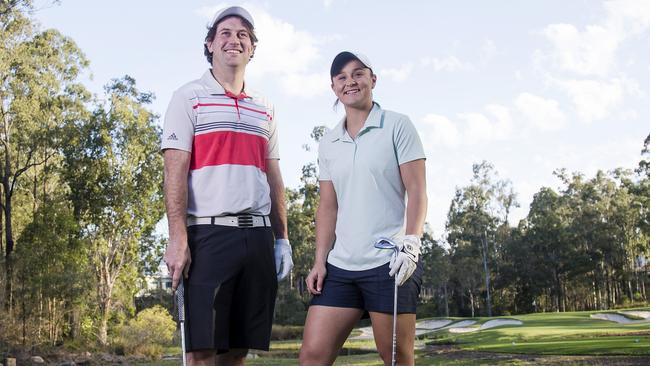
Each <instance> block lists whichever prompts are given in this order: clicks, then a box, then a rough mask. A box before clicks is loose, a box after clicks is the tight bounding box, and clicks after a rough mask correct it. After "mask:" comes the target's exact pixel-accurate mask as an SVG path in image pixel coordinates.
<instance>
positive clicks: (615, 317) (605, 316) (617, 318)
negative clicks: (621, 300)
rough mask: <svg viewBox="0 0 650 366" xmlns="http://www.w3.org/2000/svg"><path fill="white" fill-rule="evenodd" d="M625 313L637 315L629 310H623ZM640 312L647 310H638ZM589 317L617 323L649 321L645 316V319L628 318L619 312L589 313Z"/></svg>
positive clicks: (649, 318)
mask: <svg viewBox="0 0 650 366" xmlns="http://www.w3.org/2000/svg"><path fill="white" fill-rule="evenodd" d="M624 313H625V314H629V315H633V316H639V315H637V314H634V313H636V312H631V311H626V312H624ZM640 313H647V312H640ZM590 317H591V318H593V319H600V320H609V321H610V322H617V323H619V324H638V323H648V322H650V317H646V318H645V319H638V320H635V319H630V318H628V317H626V316H625V315H621V314H613V313H598V314H591V315H590Z"/></svg>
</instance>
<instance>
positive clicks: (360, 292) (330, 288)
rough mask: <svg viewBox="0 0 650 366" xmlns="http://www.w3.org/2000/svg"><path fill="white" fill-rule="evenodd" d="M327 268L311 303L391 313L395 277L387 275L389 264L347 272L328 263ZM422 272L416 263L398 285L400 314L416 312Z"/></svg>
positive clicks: (420, 266)
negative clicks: (408, 276)
mask: <svg viewBox="0 0 650 366" xmlns="http://www.w3.org/2000/svg"><path fill="white" fill-rule="evenodd" d="M326 268H327V276H326V277H325V280H324V281H323V289H322V291H321V294H320V295H315V296H313V297H312V299H311V304H310V305H323V306H334V307H340V308H356V309H362V310H365V311H366V312H378V313H389V314H392V313H393V295H394V289H395V279H394V277H390V276H389V275H388V272H389V271H390V270H389V269H388V263H386V264H384V265H383V266H379V267H376V268H371V269H367V270H363V271H348V270H345V269H342V268H338V267H335V266H333V265H331V264H329V263H327V267H326ZM422 271H423V270H422V265H421V264H418V266H417V268H416V270H415V272H414V273H413V275H412V276H411V278H409V279H408V280H407V281H406V283H404V284H403V285H402V286H399V287H398V293H397V312H398V313H399V314H405V313H415V309H416V305H417V302H418V297H419V296H420V286H421V285H422Z"/></svg>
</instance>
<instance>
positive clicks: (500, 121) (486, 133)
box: [420, 104, 513, 148]
mask: <svg viewBox="0 0 650 366" xmlns="http://www.w3.org/2000/svg"><path fill="white" fill-rule="evenodd" d="M485 110H486V111H487V112H488V114H489V115H490V116H491V117H493V118H489V117H488V116H486V115H485V114H482V113H474V112H472V113H461V114H459V115H458V121H451V120H450V119H449V118H447V117H445V116H441V115H438V114H434V113H431V114H427V115H426V116H424V118H422V120H421V121H420V122H421V124H422V127H423V128H422V130H423V131H424V135H425V136H426V138H425V141H426V142H425V145H431V146H446V147H452V148H454V147H458V146H460V145H473V144H476V143H481V142H487V141H493V140H505V139H508V138H510V137H511V136H512V131H513V123H512V118H511V116H510V110H509V109H508V108H507V107H504V106H501V105H497V104H490V105H487V106H486V107H485Z"/></svg>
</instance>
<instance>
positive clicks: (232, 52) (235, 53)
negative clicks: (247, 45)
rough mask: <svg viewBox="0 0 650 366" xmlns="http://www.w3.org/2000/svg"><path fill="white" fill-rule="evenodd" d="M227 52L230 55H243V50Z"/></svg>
mask: <svg viewBox="0 0 650 366" xmlns="http://www.w3.org/2000/svg"><path fill="white" fill-rule="evenodd" d="M225 52H226V53H227V54H230V55H239V54H240V53H242V51H241V50H226V51H225Z"/></svg>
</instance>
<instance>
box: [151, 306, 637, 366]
mask: <svg viewBox="0 0 650 366" xmlns="http://www.w3.org/2000/svg"><path fill="white" fill-rule="evenodd" d="M621 310H623V309H617V311H621ZM625 310H644V311H648V310H650V308H636V309H625ZM594 313H601V311H590V312H571V313H537V314H527V315H517V316H504V317H497V318H501V319H517V320H521V321H522V322H523V325H521V326H503V327H497V328H492V329H486V330H482V331H479V332H472V333H456V334H455V333H450V332H449V331H448V330H441V331H438V332H434V333H430V334H429V335H427V336H425V337H420V340H421V341H423V342H426V343H428V344H433V345H450V344H451V345H455V347H454V348H453V350H452V351H451V352H449V353H442V354H435V353H433V352H430V351H423V350H418V351H416V364H417V365H418V366H420V365H423V366H432V365H449V366H466V365H467V366H469V365H472V366H481V365H498V366H525V365H526V366H527V365H535V364H537V361H538V360H536V359H534V358H533V357H532V356H527V355H545V357H547V358H549V359H552V360H556V361H558V363H560V362H561V363H562V364H563V365H572V364H583V363H580V362H579V361H573V360H577V359H579V358H580V357H579V356H584V357H599V356H614V355H623V356H632V357H634V356H650V324H649V323H640V324H618V323H615V322H609V321H604V320H598V319H592V318H590V315H591V314H594ZM612 313H616V312H612ZM450 319H453V320H454V321H461V320H475V321H476V324H474V325H473V326H474V327H478V326H480V325H481V324H483V323H484V322H486V321H488V320H490V319H495V318H472V319H468V318H450ZM300 345H301V340H288V341H275V342H272V344H271V352H269V353H261V354H260V356H261V357H258V358H254V359H249V360H247V361H246V364H247V365H251V366H276V365H277V366H280V365H283V366H284V365H287V366H292V365H298V360H297V353H298V351H299V349H300ZM343 347H344V348H345V349H350V350H353V351H359V350H372V349H374V348H375V346H374V341H373V340H355V341H350V340H348V341H347V342H346V343H345V345H344V346H343ZM168 353H169V354H179V353H180V349H178V348H172V349H169V350H168ZM517 354H519V355H520V356H517ZM576 357H577V358H576ZM628 358H629V357H628ZM573 362H576V363H573ZM604 362H605V363H597V364H609V363H607V362H609V361H604ZM177 364H178V360H168V361H158V362H151V363H143V364H141V365H142V366H154V365H158V366H171V365H177ZM334 365H340V366H375V365H377V366H379V365H383V363H382V362H381V360H380V359H379V356H378V354H377V353H376V352H370V353H367V354H356V355H350V356H339V357H338V358H337V360H336V362H335V363H334Z"/></svg>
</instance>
